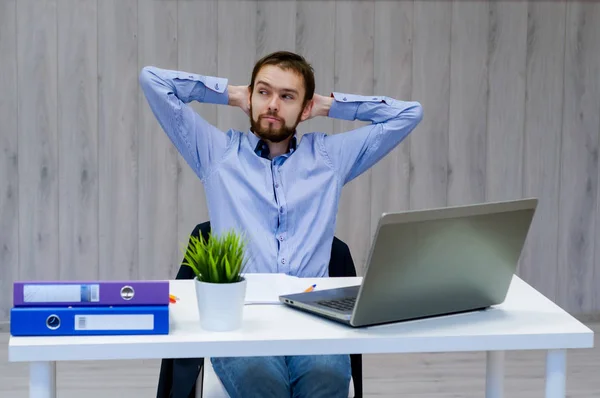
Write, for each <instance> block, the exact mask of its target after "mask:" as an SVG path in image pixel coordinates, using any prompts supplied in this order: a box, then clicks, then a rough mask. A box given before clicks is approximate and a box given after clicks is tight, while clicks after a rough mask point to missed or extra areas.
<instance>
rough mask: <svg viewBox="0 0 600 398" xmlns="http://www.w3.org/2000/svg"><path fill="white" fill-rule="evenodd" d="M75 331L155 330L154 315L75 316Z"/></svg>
mask: <svg viewBox="0 0 600 398" xmlns="http://www.w3.org/2000/svg"><path fill="white" fill-rule="evenodd" d="M75 330H154V315H153V314H118V315H75Z"/></svg>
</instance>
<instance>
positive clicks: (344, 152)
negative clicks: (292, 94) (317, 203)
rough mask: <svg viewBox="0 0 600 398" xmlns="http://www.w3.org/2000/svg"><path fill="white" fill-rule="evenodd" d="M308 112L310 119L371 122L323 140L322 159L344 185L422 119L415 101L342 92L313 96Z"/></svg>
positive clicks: (380, 156)
mask: <svg viewBox="0 0 600 398" xmlns="http://www.w3.org/2000/svg"><path fill="white" fill-rule="evenodd" d="M311 113H312V115H314V116H318V115H321V116H329V117H332V118H336V119H342V120H360V121H365V122H371V124H370V125H367V126H362V127H359V128H357V129H354V130H351V131H348V132H344V133H339V134H333V135H326V136H325V137H324V138H323V149H324V151H325V153H326V156H327V157H328V158H329V159H330V161H331V163H332V164H333V167H334V168H335V169H336V171H337V172H338V174H339V176H340V178H341V179H342V181H343V182H344V184H346V183H348V182H350V181H352V180H353V179H354V178H356V177H358V176H359V175H361V174H362V173H364V172H365V171H366V170H368V169H369V168H370V167H372V166H373V165H374V164H375V163H377V162H378V161H379V160H381V159H382V158H383V157H384V156H385V155H387V154H388V153H389V152H390V151H391V150H392V149H394V148H395V147H396V146H397V145H398V144H400V143H401V142H402V141H403V140H404V139H405V138H406V137H407V136H408V134H410V132H411V131H412V130H413V129H414V128H415V127H416V126H417V125H418V124H419V122H420V121H421V119H422V118H423V108H422V107H421V104H420V103H418V102H414V101H411V102H408V101H399V100H396V99H394V98H390V97H385V96H361V95H354V94H342V93H333V94H332V97H329V98H328V97H322V96H316V97H315V100H314V105H313V111H312V112H311ZM312 115H311V116H312Z"/></svg>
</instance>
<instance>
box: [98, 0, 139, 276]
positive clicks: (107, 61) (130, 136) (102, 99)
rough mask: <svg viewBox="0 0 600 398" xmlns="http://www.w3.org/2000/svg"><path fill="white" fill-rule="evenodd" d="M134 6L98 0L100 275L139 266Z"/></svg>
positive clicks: (124, 0) (133, 271)
mask: <svg viewBox="0 0 600 398" xmlns="http://www.w3.org/2000/svg"><path fill="white" fill-rule="evenodd" d="M137 24H138V10H137V1H136V0H106V1H100V2H98V165H99V167H98V169H99V177H98V179H99V190H98V196H99V220H98V228H99V258H100V265H99V276H100V278H102V279H128V278H133V279H136V278H138V276H139V269H138V259H139V253H138V246H139V241H138V201H139V195H138V192H139V190H138V176H139V166H138V145H139V142H138V109H139V107H140V105H141V106H147V105H145V104H144V103H143V101H141V100H140V89H139V85H138V76H139V69H138V40H139V38H138V26H137Z"/></svg>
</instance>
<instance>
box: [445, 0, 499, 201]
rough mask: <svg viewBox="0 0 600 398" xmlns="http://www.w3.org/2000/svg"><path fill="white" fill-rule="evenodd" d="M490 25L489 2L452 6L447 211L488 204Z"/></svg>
mask: <svg viewBox="0 0 600 398" xmlns="http://www.w3.org/2000/svg"><path fill="white" fill-rule="evenodd" d="M488 24H489V7H488V3H487V2H484V1H477V2H461V1H456V2H453V4H452V30H451V36H450V37H451V38H450V40H451V43H450V49H451V51H450V110H449V115H450V116H449V126H448V170H449V171H448V205H461V204H470V203H479V202H483V201H484V199H485V186H486V155H487V148H486V128H487V98H488V75H487V72H488V71H487V63H488V40H487V39H488ZM434 117H435V116H434ZM493 150H494V149H492V151H493ZM490 156H493V155H491V154H490Z"/></svg>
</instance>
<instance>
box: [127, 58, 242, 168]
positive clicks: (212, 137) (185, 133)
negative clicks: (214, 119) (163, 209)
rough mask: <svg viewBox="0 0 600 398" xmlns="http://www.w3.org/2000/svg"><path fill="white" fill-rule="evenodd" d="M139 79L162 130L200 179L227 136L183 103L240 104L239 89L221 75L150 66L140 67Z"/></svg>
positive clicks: (219, 155)
mask: <svg viewBox="0 0 600 398" xmlns="http://www.w3.org/2000/svg"><path fill="white" fill-rule="evenodd" d="M139 81H140V85H141V87H142V90H143V92H144V95H145V96H146V100H147V101H148V105H149V106H150V109H152V112H153V113H154V116H155V117H156V119H157V120H158V123H159V124H160V126H161V127H162V129H163V130H164V131H165V133H166V134H167V136H168V137H169V139H170V140H171V142H173V144H174V145H175V147H176V148H177V150H178V151H179V153H180V154H181V156H183V158H184V159H185V161H186V162H187V163H188V164H189V165H190V167H191V168H192V169H193V170H194V172H196V174H197V175H198V176H199V177H200V178H201V179H202V178H204V176H206V174H207V172H208V170H209V169H210V168H211V167H212V166H213V165H214V164H215V162H216V161H218V160H219V159H221V158H222V155H223V154H224V153H225V151H226V149H227V145H228V144H229V137H228V136H227V135H226V134H225V133H224V132H222V131H221V130H219V129H217V128H216V127H215V126H213V125H211V124H210V123H208V122H207V121H206V120H205V119H204V118H202V117H201V116H200V115H198V113H197V112H195V111H194V110H193V109H192V108H191V107H190V106H189V105H187V104H188V103H190V102H192V101H198V102H203V103H211V104H223V105H225V104H230V105H241V104H237V101H238V98H239V95H238V91H239V88H238V87H233V86H229V85H228V80H227V79H225V78H219V77H212V76H202V75H197V74H193V73H187V72H182V71H175V70H167V69H160V68H157V67H154V66H146V67H144V68H143V69H142V71H141V72H140V77H139ZM230 93H231V96H230ZM230 102H234V104H232V103H230Z"/></svg>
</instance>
